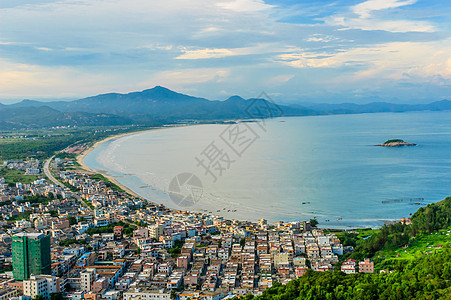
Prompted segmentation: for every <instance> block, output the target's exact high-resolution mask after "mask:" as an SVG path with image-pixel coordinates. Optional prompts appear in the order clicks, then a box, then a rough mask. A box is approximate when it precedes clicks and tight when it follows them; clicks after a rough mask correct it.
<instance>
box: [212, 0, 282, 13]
mask: <svg viewBox="0 0 451 300" xmlns="http://www.w3.org/2000/svg"><path fill="white" fill-rule="evenodd" d="M217 5H218V6H219V7H221V8H225V9H229V10H233V11H236V12H258V11H262V10H267V9H270V8H272V7H274V6H273V5H268V4H265V2H264V1H262V0H231V1H226V2H220V3H218V4H217Z"/></svg>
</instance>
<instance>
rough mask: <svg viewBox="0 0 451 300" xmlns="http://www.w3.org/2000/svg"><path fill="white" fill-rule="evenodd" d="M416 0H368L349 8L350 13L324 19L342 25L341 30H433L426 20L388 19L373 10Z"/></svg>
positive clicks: (396, 6) (406, 3)
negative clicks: (377, 14)
mask: <svg viewBox="0 0 451 300" xmlns="http://www.w3.org/2000/svg"><path fill="white" fill-rule="evenodd" d="M416 2H417V0H404V1H402V0H368V1H365V2H362V3H359V4H357V5H354V6H352V7H351V8H350V11H351V12H352V14H351V15H350V14H338V15H333V16H330V17H328V18H326V19H325V21H326V23H327V24H330V25H333V26H342V30H347V29H362V30H384V31H389V32H434V31H435V27H434V26H433V25H432V24H430V23H429V22H426V21H418V20H402V19H390V17H389V16H387V15H386V16H385V17H380V16H376V14H375V12H378V11H382V10H390V9H394V8H399V7H403V6H407V5H412V4H415V3H416Z"/></svg>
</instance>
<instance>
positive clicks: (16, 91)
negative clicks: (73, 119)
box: [0, 0, 451, 103]
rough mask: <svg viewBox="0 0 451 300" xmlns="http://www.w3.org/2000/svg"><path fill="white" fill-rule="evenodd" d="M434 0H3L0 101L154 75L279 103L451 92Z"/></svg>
mask: <svg viewBox="0 0 451 300" xmlns="http://www.w3.org/2000/svg"><path fill="white" fill-rule="evenodd" d="M450 25H451V5H450V2H449V1H443V0H418V1H417V0H367V1H355V0H350V1H340V0H338V1H329V0H316V1H312V0H310V1H307V0H298V1H295V0H287V1H262V0H219V1H215V0H205V1H204V0H190V1H188V0H171V1H161V0H151V1H149V0H59V1H56V0H54V1H52V0H2V1H0V102H3V103H11V102H13V101H18V100H21V99H24V98H28V99H57V98H63V99H75V98H81V97H85V96H91V95H96V94H100V93H106V92H121V93H125V92H131V91H137V90H143V89H147V88H151V87H153V86H155V85H162V86H166V87H168V88H171V89H173V90H176V91H179V92H183V93H187V94H191V95H195V96H200V97H205V98H209V99H218V100H222V99H226V98H227V97H229V96H231V95H235V94H238V95H241V96H243V97H245V98H250V97H255V96H257V95H259V94H260V93H261V92H262V91H265V92H267V93H268V94H269V95H271V96H272V97H273V98H274V99H276V100H278V101H280V102H283V103H294V102H329V103H337V102H357V103H367V102H371V101H390V102H397V103H420V102H429V101H435V100H440V99H445V98H448V99H451V97H450V95H451V36H450V33H451V27H450Z"/></svg>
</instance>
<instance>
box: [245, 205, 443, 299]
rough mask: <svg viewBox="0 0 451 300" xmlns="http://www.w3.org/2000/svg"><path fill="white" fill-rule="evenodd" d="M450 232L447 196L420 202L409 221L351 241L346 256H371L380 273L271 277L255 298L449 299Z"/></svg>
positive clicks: (312, 273)
mask: <svg viewBox="0 0 451 300" xmlns="http://www.w3.org/2000/svg"><path fill="white" fill-rule="evenodd" d="M450 232H451V197H447V198H446V199H444V200H443V201H440V202H438V203H435V204H429V205H428V206H426V207H422V208H420V209H419V210H418V211H417V212H416V213H415V214H414V215H413V216H412V218H411V223H410V224H406V223H395V224H391V225H386V226H384V227H382V228H381V229H380V230H371V231H367V232H366V233H371V235H369V236H365V239H363V238H361V236H360V237H359V238H358V239H357V241H354V242H356V243H355V245H356V247H355V251H354V252H353V253H352V254H350V255H348V256H345V257H344V260H345V259H348V258H355V259H361V258H363V257H370V258H372V259H373V260H374V262H375V266H376V267H375V268H376V270H379V272H378V273H374V274H363V273H357V274H345V273H343V272H341V271H334V272H331V271H328V272H315V271H312V270H309V271H308V272H307V273H306V274H305V275H304V276H302V277H300V278H298V279H295V280H292V281H290V282H289V283H287V284H286V285H281V284H279V283H275V284H274V285H273V286H272V287H271V288H269V289H267V290H265V291H264V292H263V294H262V295H261V296H258V297H256V298H255V299H261V300H267V299H280V300H282V299H287V300H288V299H451V280H450V279H451V236H450ZM346 234H348V233H346ZM347 237H348V238H350V237H349V236H347ZM348 242H351V243H352V242H353V241H352V237H351V238H350V239H348ZM337 269H338V268H337ZM246 299H254V297H253V296H251V295H248V296H246Z"/></svg>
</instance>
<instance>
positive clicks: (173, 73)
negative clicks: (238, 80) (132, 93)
mask: <svg viewBox="0 0 451 300" xmlns="http://www.w3.org/2000/svg"><path fill="white" fill-rule="evenodd" d="M229 75H230V70H228V69H224V68H196V69H179V70H168V71H162V72H158V73H157V74H155V75H153V76H151V77H150V79H148V80H146V81H144V82H141V83H140V85H143V86H154V85H158V84H161V85H164V86H167V87H169V88H172V89H176V90H182V89H183V87H184V86H186V85H190V84H197V83H205V82H221V81H223V80H224V79H226V78H227V77H228V76H229Z"/></svg>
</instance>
